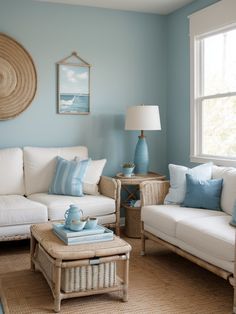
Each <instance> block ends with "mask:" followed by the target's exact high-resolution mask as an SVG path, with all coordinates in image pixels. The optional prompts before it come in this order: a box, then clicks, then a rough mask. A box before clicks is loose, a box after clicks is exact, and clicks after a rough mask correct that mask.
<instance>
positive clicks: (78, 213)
mask: <svg viewBox="0 0 236 314" xmlns="http://www.w3.org/2000/svg"><path fill="white" fill-rule="evenodd" d="M82 216H83V211H82V209H79V207H78V206H76V205H73V204H72V205H70V208H69V209H67V211H66V212H65V214H64V217H65V228H67V229H70V227H71V224H72V222H73V221H80V220H81V218H82Z"/></svg>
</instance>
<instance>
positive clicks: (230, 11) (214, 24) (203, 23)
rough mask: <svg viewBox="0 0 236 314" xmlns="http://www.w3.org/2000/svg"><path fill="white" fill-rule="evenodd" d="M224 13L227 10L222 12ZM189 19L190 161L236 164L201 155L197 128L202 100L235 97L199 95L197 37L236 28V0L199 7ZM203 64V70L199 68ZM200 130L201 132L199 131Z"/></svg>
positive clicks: (229, 160) (223, 158)
mask: <svg viewBox="0 0 236 314" xmlns="http://www.w3.org/2000/svg"><path fill="white" fill-rule="evenodd" d="M222 12H224V13H223V14H222ZM189 22H190V161H192V162H197V163H205V162H208V161H213V162H214V163H215V164H217V165H223V166H232V167H233V166H234V167H235V166H236V158H226V157H220V156H211V155H204V154H200V147H201V143H200V141H201V138H202V137H201V134H200V132H201V128H198V125H200V123H201V121H200V119H201V114H199V112H198V111H199V110H201V106H200V102H201V101H202V100H203V99H211V98H218V97H223V96H233V95H236V92H235V93H234V92H233V93H224V94H217V95H210V96H206V97H199V95H202V93H200V92H201V90H200V89H201V86H197V82H198V80H197V74H198V73H199V75H202V73H203V71H202V67H201V65H200V62H199V60H196V58H197V57H198V56H199V54H198V51H199V49H200V47H199V41H198V39H202V38H205V37H207V36H209V35H213V34H217V33H220V32H223V31H224V30H230V29H231V28H235V27H236V1H235V0H223V1H220V2H217V3H216V4H214V5H211V6H209V7H207V8H205V9H203V10H200V11H198V12H196V13H194V14H192V15H191V16H189ZM197 65H200V67H201V68H200V69H197ZM197 132H198V133H197Z"/></svg>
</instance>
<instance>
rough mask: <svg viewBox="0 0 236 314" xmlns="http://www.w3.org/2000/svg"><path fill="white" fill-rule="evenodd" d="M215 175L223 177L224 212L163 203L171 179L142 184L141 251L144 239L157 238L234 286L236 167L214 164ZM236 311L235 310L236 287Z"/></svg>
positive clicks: (214, 176)
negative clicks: (233, 222)
mask: <svg viewBox="0 0 236 314" xmlns="http://www.w3.org/2000/svg"><path fill="white" fill-rule="evenodd" d="M212 178H213V179H218V178H223V188H222V194H221V209H222V211H215V210H207V209H200V208H189V207H188V208H187V207H181V206H179V205H163V202H164V198H165V196H166V194H167V193H168V190H169V182H167V181H163V182H161V181H148V182H143V183H142V184H141V187H140V189H141V200H142V209H141V241H142V254H145V240H146V239H151V240H154V241H156V242H157V243H159V244H162V245H164V246H166V247H168V248H169V249H170V250H172V251H174V252H176V253H177V254H179V255H181V256H183V257H185V258H187V259H189V260H191V261H193V262H195V263H197V264H198V265H200V266H202V267H204V268H206V269H208V270H210V271H212V272H214V273H215V274H217V275H219V276H221V277H223V278H224V279H226V280H229V282H230V283H231V284H232V285H233V286H234V285H235V279H234V274H235V273H236V270H235V268H236V267H235V228H234V227H233V226H231V225H230V224H229V222H230V221H231V219H232V210H233V206H234V202H235V199H236V169H235V168H229V167H217V166H213V169H212ZM233 313H236V289H235V290H234V310H233Z"/></svg>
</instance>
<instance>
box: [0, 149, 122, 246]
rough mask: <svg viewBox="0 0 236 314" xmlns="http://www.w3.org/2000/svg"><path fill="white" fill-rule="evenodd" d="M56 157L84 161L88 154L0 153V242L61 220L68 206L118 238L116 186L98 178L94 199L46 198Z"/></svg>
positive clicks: (77, 151) (52, 151)
mask: <svg viewBox="0 0 236 314" xmlns="http://www.w3.org/2000/svg"><path fill="white" fill-rule="evenodd" d="M56 156H61V157H62V158H65V159H68V160H72V159H74V158H75V157H76V156H78V157H80V158H82V159H84V158H87V157H88V150H87V148H86V147H84V146H75V147H61V148H40V147H25V148H23V149H21V148H6V149H0V241H8V240H16V239H24V238H28V237H29V236H30V225H31V224H35V223H43V222H46V221H48V220H51V221H56V220H62V219H64V213H65V211H66V209H68V208H69V205H70V204H77V205H79V207H80V208H81V209H82V210H83V213H84V215H86V216H88V215H89V216H96V217H98V220H99V223H101V224H104V225H107V226H109V227H114V228H115V229H116V233H117V234H119V220H120V199H119V197H120V186H119V182H117V181H116V180H114V179H112V178H109V177H104V176H102V177H101V179H100V182H99V184H98V188H99V192H100V193H97V195H85V196H83V197H75V196H65V195H53V194H51V195H50V194H48V189H49V185H50V183H51V181H52V178H53V175H54V171H55V166H56ZM95 165H96V163H95Z"/></svg>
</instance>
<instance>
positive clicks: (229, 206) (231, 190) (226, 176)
mask: <svg viewBox="0 0 236 314" xmlns="http://www.w3.org/2000/svg"><path fill="white" fill-rule="evenodd" d="M212 176H213V179H219V178H222V179H223V188H222V194H221V208H222V210H223V211H224V212H226V213H227V214H229V215H232V212H233V206H234V201H235V198H236V193H235V191H236V169H235V168H230V167H217V166H214V167H213V173H212Z"/></svg>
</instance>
